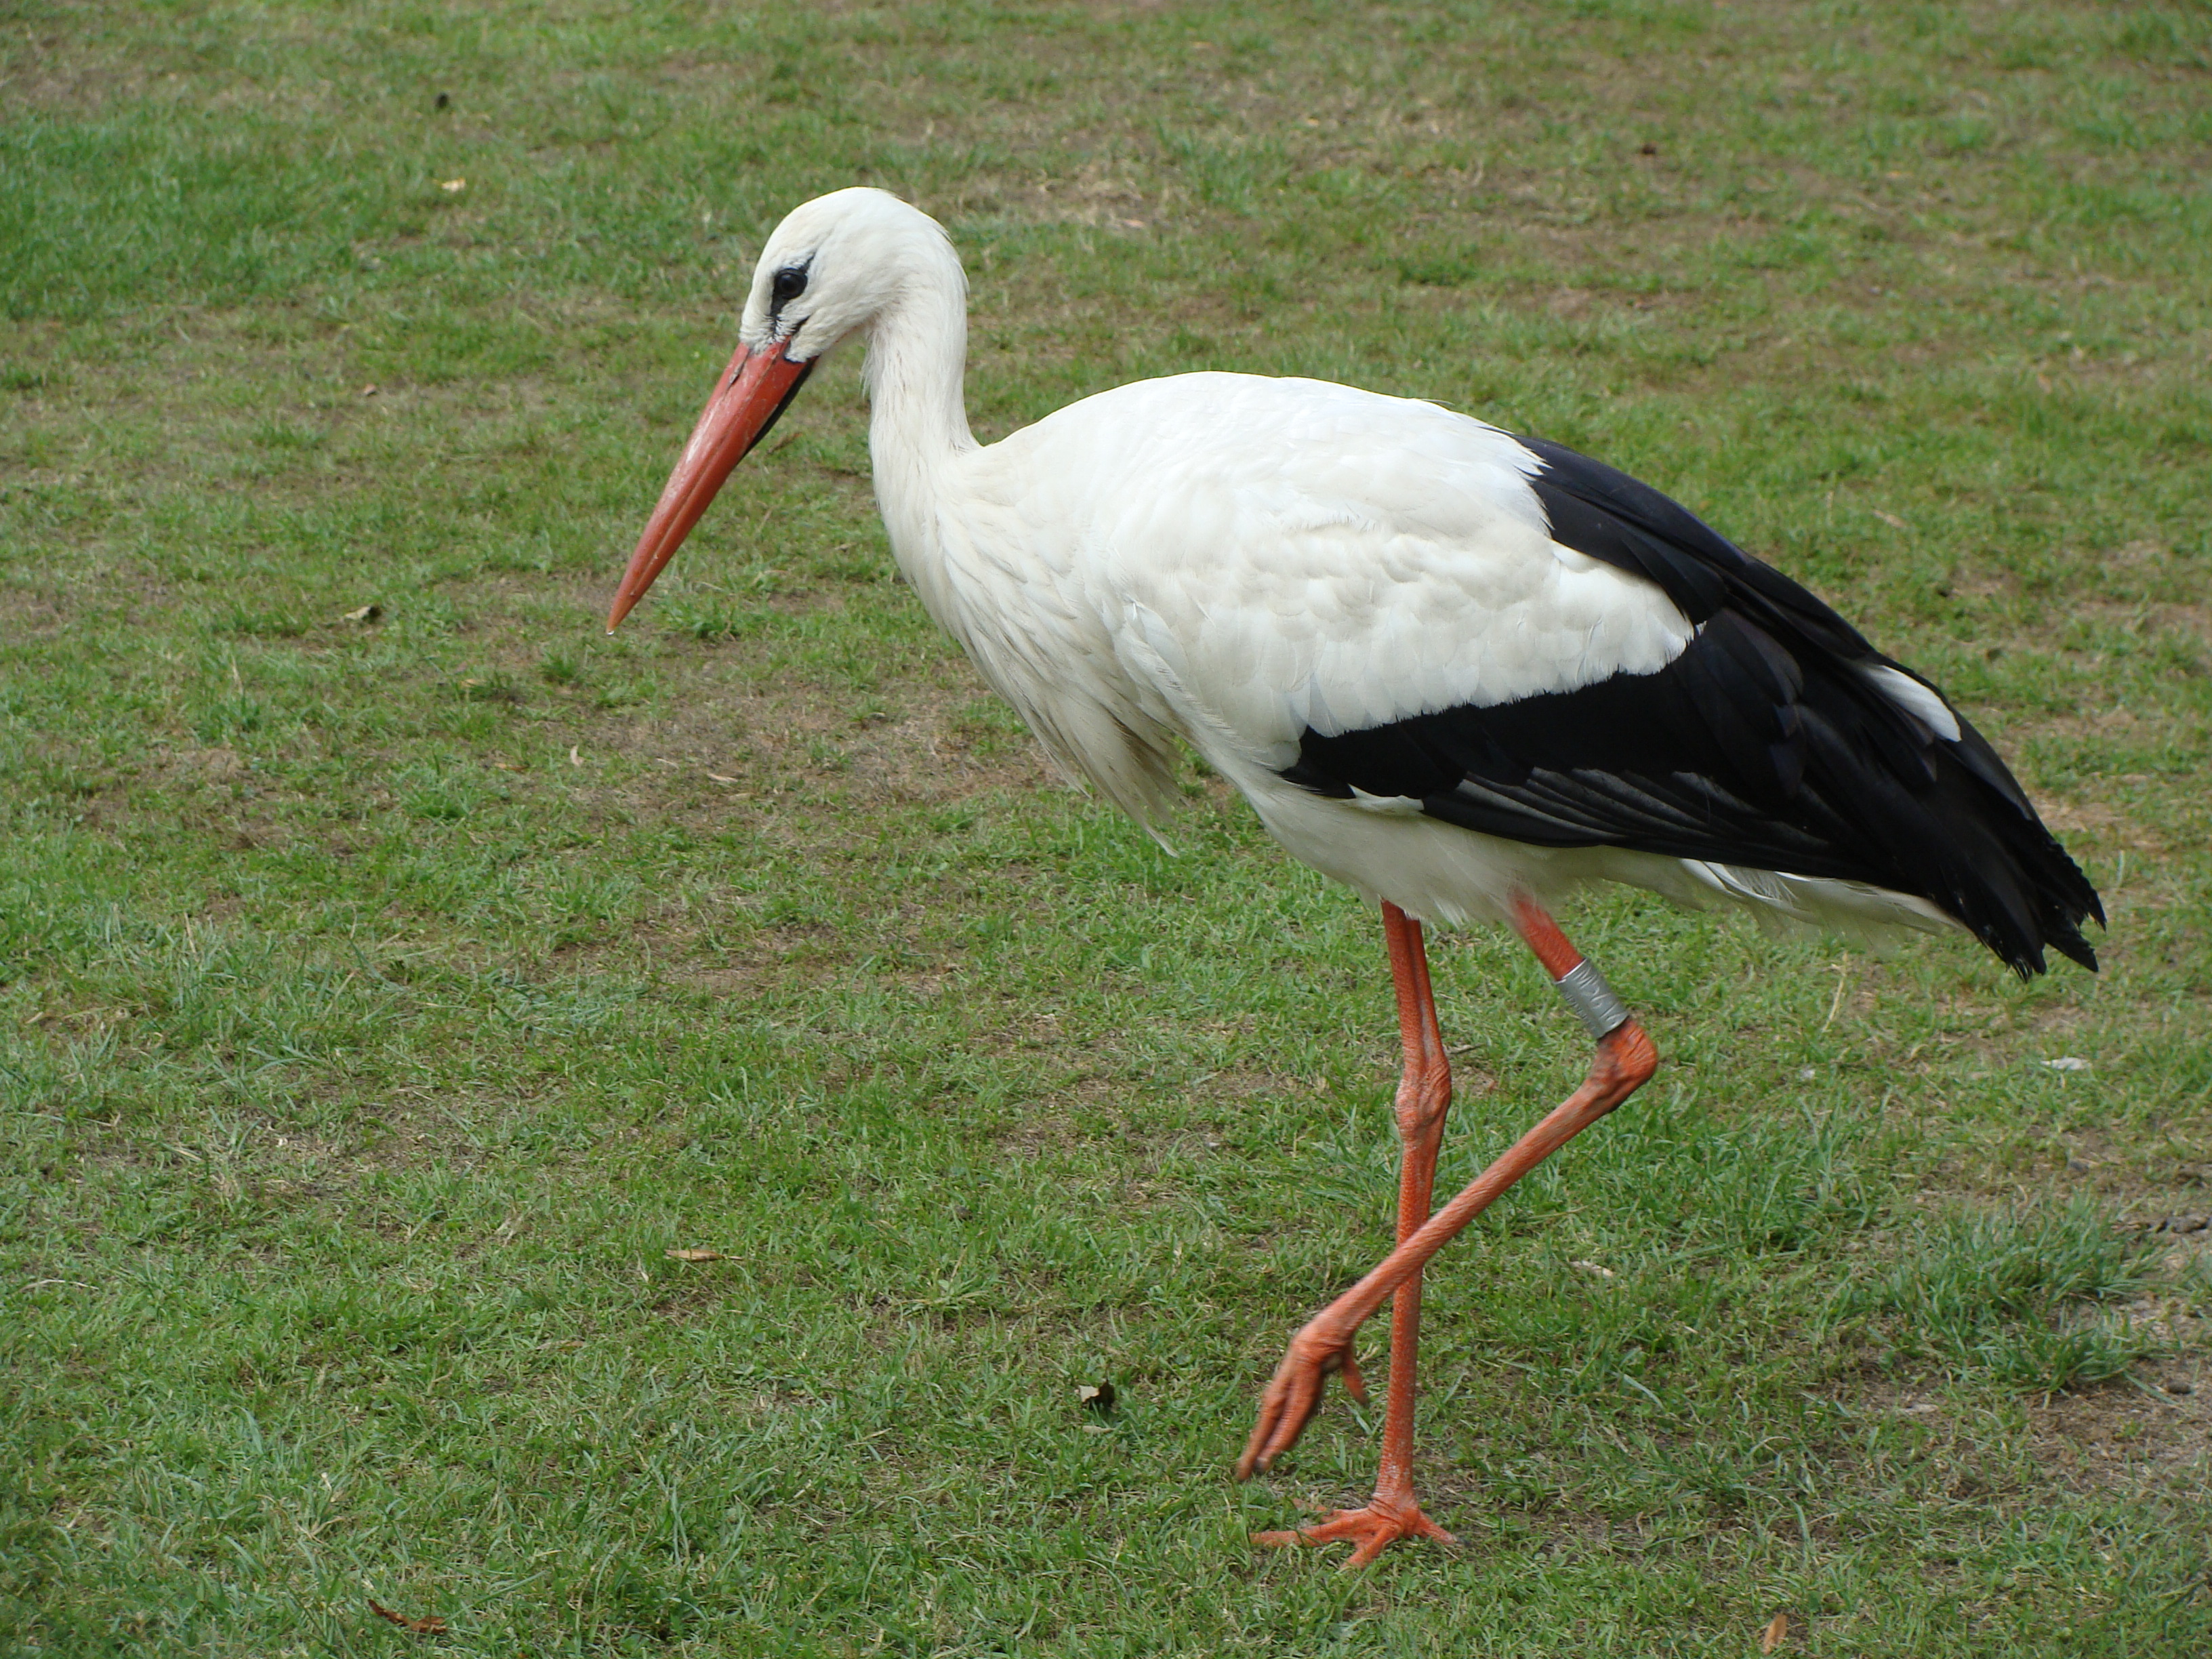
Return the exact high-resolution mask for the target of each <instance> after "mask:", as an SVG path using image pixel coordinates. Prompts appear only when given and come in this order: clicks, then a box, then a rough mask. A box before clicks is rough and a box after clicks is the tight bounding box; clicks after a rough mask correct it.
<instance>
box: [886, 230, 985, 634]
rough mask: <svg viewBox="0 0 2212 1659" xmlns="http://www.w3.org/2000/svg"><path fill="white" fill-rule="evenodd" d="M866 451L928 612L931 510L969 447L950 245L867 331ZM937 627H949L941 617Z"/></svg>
mask: <svg viewBox="0 0 2212 1659" xmlns="http://www.w3.org/2000/svg"><path fill="white" fill-rule="evenodd" d="M867 339H868V361H867V366H866V380H867V386H868V402H869V416H868V450H869V453H870V455H871V457H872V460H873V463H874V470H875V476H876V501H877V502H878V505H879V506H880V507H882V508H883V514H884V528H885V529H886V530H888V531H889V532H890V538H891V550H892V552H893V553H894V554H896V556H897V558H898V562H899V565H900V568H902V569H903V570H904V571H905V572H906V574H907V579H908V580H909V581H911V582H913V583H914V584H915V587H916V589H917V590H919V591H920V592H921V596H922V599H923V600H924V602H925V603H926V604H927V605H928V606H929V608H930V610H931V611H933V612H935V611H938V610H939V604H938V599H939V592H940V584H941V582H942V580H943V560H944V555H943V551H942V549H941V546H940V544H939V530H938V513H937V508H938V506H939V501H940V499H941V496H942V493H943V490H944V488H945V484H946V483H947V482H948V480H947V477H946V472H947V469H948V468H949V467H950V466H951V464H952V462H953V461H954V460H955V459H957V457H959V456H961V455H963V454H965V453H968V452H969V451H970V450H972V449H974V448H975V447H976V444H975V437H974V436H973V435H971V434H970V433H969V430H968V412H967V409H966V406H965V404H964V402H963V397H962V390H963V387H962V380H963V374H964V373H965V371H966V368H967V362H968V284H967V281H966V279H965V278H964V277H963V276H962V275H961V271H960V262H959V260H958V258H957V257H956V256H955V255H954V254H953V252H952V250H951V248H950V247H949V246H948V247H945V248H944V250H943V258H942V261H941V262H939V261H935V260H933V261H932V262H931V263H930V264H928V265H927V266H925V267H924V268H922V269H921V270H916V271H915V272H914V273H913V275H912V276H910V277H909V278H908V280H907V281H906V282H904V283H902V284H901V285H900V289H899V291H898V293H897V295H896V297H895V298H894V299H893V300H892V301H891V302H890V304H889V305H888V306H886V307H884V309H883V310H882V311H881V312H879V313H877V316H876V319H875V320H874V322H873V323H872V324H871V325H869V326H868V329H867ZM939 620H941V621H942V620H947V619H946V618H945V617H942V616H941V615H940V617H939Z"/></svg>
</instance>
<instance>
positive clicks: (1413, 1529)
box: [1252, 1497, 1459, 1571]
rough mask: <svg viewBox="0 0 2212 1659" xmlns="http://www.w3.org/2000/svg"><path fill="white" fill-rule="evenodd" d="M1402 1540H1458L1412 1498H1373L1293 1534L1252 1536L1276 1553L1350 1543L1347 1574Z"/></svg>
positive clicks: (1453, 1542) (1260, 1533)
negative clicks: (1295, 1547) (1304, 1546)
mask: <svg viewBox="0 0 2212 1659" xmlns="http://www.w3.org/2000/svg"><path fill="white" fill-rule="evenodd" d="M1401 1538H1427V1539H1432V1540H1434V1541H1436V1542H1437V1543H1439V1544H1456V1543H1457V1542H1459V1540H1457V1539H1456V1538H1455V1537H1453V1536H1452V1535H1451V1534H1449V1533H1448V1532H1446V1531H1445V1530H1444V1529H1443V1528H1442V1527H1440V1526H1438V1525H1437V1523H1436V1522H1433V1521H1431V1520H1430V1519H1429V1517H1428V1516H1426V1515H1425V1514H1424V1513H1423V1512H1422V1510H1421V1506H1420V1504H1418V1503H1417V1502H1415V1501H1414V1500H1413V1498H1411V1497H1408V1498H1405V1499H1403V1500H1402V1501H1394V1500H1392V1499H1389V1498H1380V1497H1378V1498H1372V1499H1370V1500H1369V1502H1368V1503H1367V1504H1365V1505H1364V1507H1362V1508H1359V1509H1356V1510H1337V1511H1336V1512H1335V1513H1334V1515H1331V1516H1328V1518H1327V1519H1326V1520H1322V1521H1317V1522H1315V1523H1314V1524H1313V1525H1312V1526H1310V1527H1300V1528H1298V1529H1297V1531H1296V1532H1255V1533H1254V1534H1252V1541H1253V1542H1254V1543H1255V1544H1265V1545H1268V1546H1270V1547H1273V1548H1277V1549H1283V1548H1287V1547H1290V1546H1291V1545H1294V1544H1338V1543H1344V1542H1346V1541H1349V1542H1350V1543H1352V1544H1353V1545H1354V1546H1356V1547H1355V1548H1354V1549H1353V1550H1352V1553H1351V1554H1350V1555H1348V1556H1346V1558H1345V1562H1344V1566H1345V1570H1346V1571H1351V1570H1352V1568H1354V1567H1364V1566H1365V1565H1367V1564H1368V1563H1369V1562H1370V1561H1372V1560H1374V1559H1375V1558H1376V1556H1378V1555H1380V1554H1382V1553H1383V1551H1384V1550H1386V1549H1388V1548H1389V1547H1390V1546H1391V1545H1393V1544H1395V1543H1396V1542H1397V1541H1399V1540H1400V1539H1401Z"/></svg>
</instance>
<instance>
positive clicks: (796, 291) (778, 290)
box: [768, 265, 806, 309]
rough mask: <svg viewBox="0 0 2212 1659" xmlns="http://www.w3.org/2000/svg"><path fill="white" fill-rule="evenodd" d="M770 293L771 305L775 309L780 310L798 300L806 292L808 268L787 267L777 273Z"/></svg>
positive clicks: (798, 266)
mask: <svg viewBox="0 0 2212 1659" xmlns="http://www.w3.org/2000/svg"><path fill="white" fill-rule="evenodd" d="M768 292H769V303H770V305H771V307H774V308H777V309H780V308H781V307H783V306H785V305H787V304H788V303H789V302H790V301H793V300H796V299H797V298H798V297H799V295H802V294H804V293H805V292H806V267H805V265H787V266H786V267H785V268H784V269H783V270H779V271H777V272H776V273H775V283H772V284H771V285H770V286H769V291H768Z"/></svg>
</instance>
